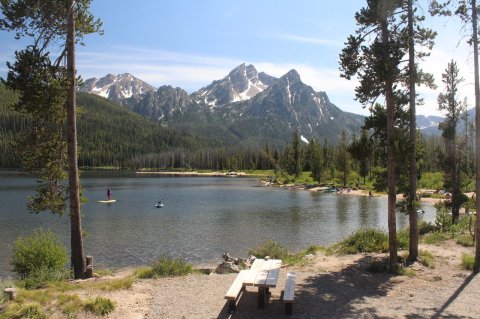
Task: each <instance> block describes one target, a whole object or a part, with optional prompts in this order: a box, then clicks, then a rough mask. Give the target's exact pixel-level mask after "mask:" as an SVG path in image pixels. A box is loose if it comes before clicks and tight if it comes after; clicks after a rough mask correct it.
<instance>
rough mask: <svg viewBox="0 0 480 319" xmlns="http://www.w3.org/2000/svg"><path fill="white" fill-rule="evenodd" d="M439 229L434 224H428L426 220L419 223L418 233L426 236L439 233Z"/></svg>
mask: <svg viewBox="0 0 480 319" xmlns="http://www.w3.org/2000/svg"><path fill="white" fill-rule="evenodd" d="M437 230H438V227H437V226H435V225H433V224H432V223H429V222H426V221H424V220H419V221H418V233H419V235H425V234H428V233H432V232H434V231H437Z"/></svg>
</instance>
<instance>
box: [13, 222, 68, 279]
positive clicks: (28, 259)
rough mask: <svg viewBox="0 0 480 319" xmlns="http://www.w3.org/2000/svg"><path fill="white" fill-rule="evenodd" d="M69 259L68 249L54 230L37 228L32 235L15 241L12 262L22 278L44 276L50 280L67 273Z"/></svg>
mask: <svg viewBox="0 0 480 319" xmlns="http://www.w3.org/2000/svg"><path fill="white" fill-rule="evenodd" d="M67 261H68V255H67V250H66V249H65V247H63V246H62V245H61V244H60V243H59V242H58V239H57V238H56V237H55V236H54V235H53V234H52V232H50V231H47V232H44V231H43V230H42V229H37V230H35V231H34V232H33V234H32V235H31V236H28V237H25V238H22V237H20V238H18V239H17V240H16V241H15V244H14V246H13V251H12V261H11V264H12V265H13V270H14V271H15V272H16V273H17V274H18V275H19V276H20V278H22V279H25V278H30V277H42V278H43V279H44V280H47V281H48V280H50V279H52V280H56V279H58V275H60V274H61V275H64V274H65V268H64V267H65V264H66V263H67Z"/></svg>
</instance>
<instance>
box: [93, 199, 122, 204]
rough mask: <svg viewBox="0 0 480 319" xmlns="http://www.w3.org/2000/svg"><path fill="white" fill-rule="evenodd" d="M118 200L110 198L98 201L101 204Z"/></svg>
mask: <svg viewBox="0 0 480 319" xmlns="http://www.w3.org/2000/svg"><path fill="white" fill-rule="evenodd" d="M116 201H117V200H116V199H109V200H99V201H98V202H99V203H100V204H111V203H115V202H116Z"/></svg>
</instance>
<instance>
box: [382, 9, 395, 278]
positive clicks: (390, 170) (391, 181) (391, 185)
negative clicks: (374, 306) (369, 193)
mask: <svg viewBox="0 0 480 319" xmlns="http://www.w3.org/2000/svg"><path fill="white" fill-rule="evenodd" d="M381 28H382V43H383V50H384V54H385V58H384V61H390V59H389V58H390V53H389V41H388V40H389V32H388V23H387V18H386V17H385V18H384V19H382V20H381ZM385 67H386V68H387V70H384V72H385V74H386V79H385V100H386V104H387V139H388V146H387V157H388V162H387V187H388V248H389V252H390V269H391V270H394V269H395V268H396V267H397V225H396V220H395V204H396V201H397V196H396V190H395V154H394V149H393V147H394V113H395V112H394V111H395V104H394V98H393V83H392V80H391V72H392V70H390V67H391V66H390V65H389V63H388V62H387V63H385Z"/></svg>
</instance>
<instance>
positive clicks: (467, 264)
mask: <svg viewBox="0 0 480 319" xmlns="http://www.w3.org/2000/svg"><path fill="white" fill-rule="evenodd" d="M474 264H475V256H474V255H469V254H463V255H462V269H465V270H473V265H474Z"/></svg>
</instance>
